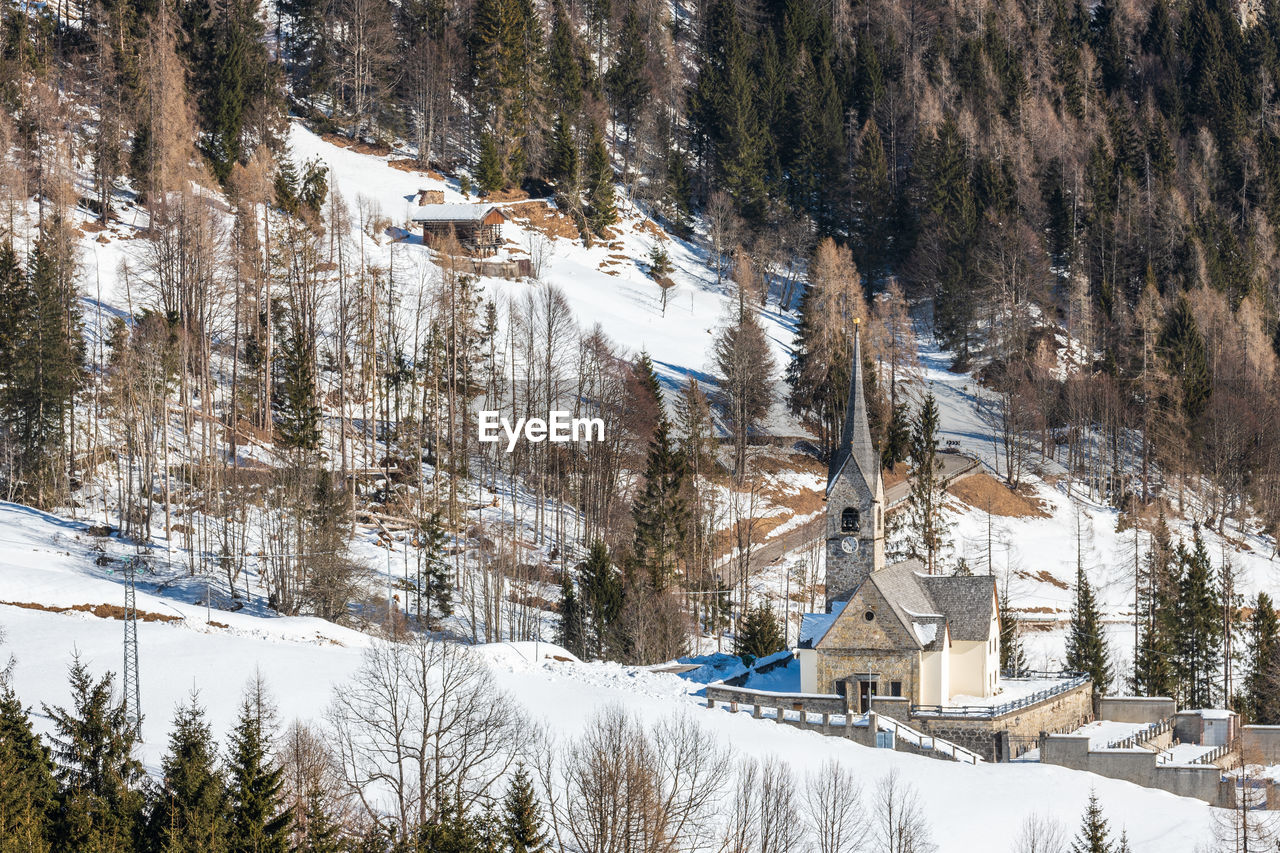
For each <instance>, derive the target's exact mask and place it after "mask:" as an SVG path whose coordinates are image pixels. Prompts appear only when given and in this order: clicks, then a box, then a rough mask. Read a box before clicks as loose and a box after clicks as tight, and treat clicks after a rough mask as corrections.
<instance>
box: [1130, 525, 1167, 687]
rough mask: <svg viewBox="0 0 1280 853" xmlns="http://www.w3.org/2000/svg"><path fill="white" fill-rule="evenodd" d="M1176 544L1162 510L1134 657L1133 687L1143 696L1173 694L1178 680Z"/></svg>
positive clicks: (1144, 583) (1149, 561)
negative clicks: (1174, 552)
mask: <svg viewBox="0 0 1280 853" xmlns="http://www.w3.org/2000/svg"><path fill="white" fill-rule="evenodd" d="M1172 556H1173V546H1172V537H1171V536H1170V534H1169V527H1168V524H1167V523H1166V521H1165V517H1164V513H1163V511H1162V512H1161V514H1160V517H1159V518H1158V519H1157V521H1156V526H1155V529H1154V531H1153V532H1152V537H1151V547H1150V549H1148V551H1147V556H1146V564H1145V567H1144V569H1143V574H1142V578H1141V579H1140V580H1141V582H1142V588H1141V589H1140V596H1139V598H1140V604H1141V609H1142V612H1141V614H1140V622H1139V632H1138V651H1137V654H1136V655H1135V656H1134V675H1133V683H1134V690H1135V692H1137V693H1138V695H1140V696H1174V695H1175V694H1176V692H1177V679H1176V673H1175V672H1174V662H1175V658H1176V655H1177V650H1176V648H1175V647H1174V637H1175V635H1176V634H1177V625H1176V619H1177V611H1178V587H1177V578H1176V574H1175V572H1174V571H1173V568H1172V565H1171V564H1172Z"/></svg>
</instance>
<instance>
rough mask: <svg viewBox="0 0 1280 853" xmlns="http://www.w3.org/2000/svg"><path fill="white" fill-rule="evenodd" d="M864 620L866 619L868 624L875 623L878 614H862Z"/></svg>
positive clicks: (870, 611)
mask: <svg viewBox="0 0 1280 853" xmlns="http://www.w3.org/2000/svg"><path fill="white" fill-rule="evenodd" d="M862 618H863V619H866V620H867V621H868V622H874V621H876V612H875V611H874V610H868V611H867V612H866V613H863V614H862Z"/></svg>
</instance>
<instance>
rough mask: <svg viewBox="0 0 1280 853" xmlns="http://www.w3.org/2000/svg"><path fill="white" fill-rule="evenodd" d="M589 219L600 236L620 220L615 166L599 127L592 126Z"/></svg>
mask: <svg viewBox="0 0 1280 853" xmlns="http://www.w3.org/2000/svg"><path fill="white" fill-rule="evenodd" d="M587 206H588V207H589V208H590V213H589V215H588V217H587V221H588V222H589V224H590V225H591V230H592V231H593V232H594V233H595V234H596V236H598V237H602V236H604V231H605V229H606V228H608V227H609V226H610V225H612V224H614V223H615V222H617V221H618V210H617V208H616V207H615V205H614V199H613V166H612V165H610V163H609V149H608V148H607V147H606V146H605V144H604V137H603V136H602V135H601V134H600V130H599V128H597V127H595V126H594V125H593V126H592V128H591V142H590V143H589V144H588V147H587Z"/></svg>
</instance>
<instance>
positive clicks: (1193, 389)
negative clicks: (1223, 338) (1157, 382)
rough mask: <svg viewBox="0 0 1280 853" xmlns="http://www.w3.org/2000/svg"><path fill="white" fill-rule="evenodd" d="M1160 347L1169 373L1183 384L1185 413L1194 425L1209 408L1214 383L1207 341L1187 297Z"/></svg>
mask: <svg viewBox="0 0 1280 853" xmlns="http://www.w3.org/2000/svg"><path fill="white" fill-rule="evenodd" d="M1160 347H1161V349H1162V350H1163V351H1164V355H1165V359H1166V361H1167V362H1168V365H1169V373H1170V375H1172V376H1176V377H1179V380H1180V381H1181V383H1182V411H1183V413H1184V414H1185V415H1186V417H1187V421H1188V422H1189V423H1191V424H1194V423H1195V421H1196V420H1197V419H1198V418H1199V417H1200V415H1202V414H1203V413H1204V411H1205V409H1206V408H1208V405H1209V396H1210V394H1212V393H1213V381H1212V377H1211V376H1210V374H1209V357H1208V354H1207V351H1206V350H1205V344H1204V338H1203V337H1202V336H1201V334H1200V328H1199V326H1198V325H1197V324H1196V318H1195V315H1193V314H1192V312H1191V303H1190V302H1189V301H1187V298H1186V296H1181V297H1179V298H1178V302H1177V304H1176V306H1175V307H1174V310H1173V313H1172V314H1171V315H1170V316H1169V319H1168V321H1167V322H1166V323H1165V327H1164V330H1163V331H1162V332H1161V334H1160Z"/></svg>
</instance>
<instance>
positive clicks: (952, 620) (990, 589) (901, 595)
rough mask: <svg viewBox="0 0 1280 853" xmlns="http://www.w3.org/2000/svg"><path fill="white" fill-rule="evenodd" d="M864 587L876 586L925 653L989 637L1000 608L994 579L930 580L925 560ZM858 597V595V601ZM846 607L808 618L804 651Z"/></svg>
mask: <svg viewBox="0 0 1280 853" xmlns="http://www.w3.org/2000/svg"><path fill="white" fill-rule="evenodd" d="M863 583H864V584H868V583H869V584H874V585H875V587H876V589H877V590H878V591H879V592H880V597H881V598H883V599H884V601H885V602H886V603H887V604H888V605H889V608H890V610H892V611H893V615H894V617H895V618H897V620H898V621H899V622H900V623H901V624H902V627H903V628H905V629H906V631H907V634H908V635H909V636H910V637H911V639H912V640H914V641H915V642H914V644H915V646H916V647H917V648H919V649H922V650H923V651H935V650H937V649H943V648H946V645H947V642H948V639H950V640H958V641H961V642H964V641H981V640H986V639H987V637H988V633H989V630H990V627H991V620H992V618H993V617H994V615H995V606H996V604H995V602H996V596H995V592H996V582H995V578H993V577H991V576H989V575H973V576H968V575H928V574H925V572H924V564H923V563H921V562H920V561H919V560H904V561H902V562H900V563H894V564H893V565H892V566H886V567H885V568H883V569H881V570H880V571H878V572H872V573H871V574H870V575H868V576H867V579H866V580H865V581H863ZM857 594H858V591H857V590H855V591H854V596H857ZM845 604H846V602H843V601H841V602H836V603H835V604H834V605H832V609H831V613H806V614H805V615H804V618H803V621H802V623H801V626H800V645H801V646H804V647H806V648H814V647H816V646H817V645H818V643H819V642H821V641H822V638H823V637H825V636H826V634H827V632H828V631H829V630H830V628H831V625H832V624H833V623H834V622H835V620H836V619H837V618H838V617H839V616H840V615H841V614H842V613H843V612H844V608H845ZM806 640H808V641H809V643H808V645H807V646H806V644H805V641H806Z"/></svg>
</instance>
